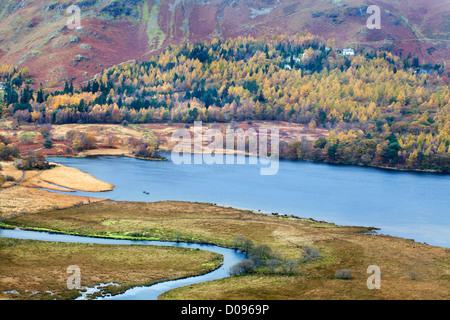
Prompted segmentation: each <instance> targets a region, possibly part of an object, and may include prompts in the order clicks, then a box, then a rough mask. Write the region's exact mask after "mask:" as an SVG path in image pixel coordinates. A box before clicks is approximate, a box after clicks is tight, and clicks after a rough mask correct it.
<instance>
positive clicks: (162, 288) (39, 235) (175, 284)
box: [0, 229, 248, 300]
mask: <svg viewBox="0 0 450 320" xmlns="http://www.w3.org/2000/svg"><path fill="white" fill-rule="evenodd" d="M0 237H2V238H13V239H26V240H39V241H52V242H68V243H89V244H109V245H143V246H163V247H181V248H188V249H200V250H206V251H212V252H215V253H218V254H221V255H222V256H223V264H222V266H221V267H220V268H218V269H216V270H214V271H212V272H210V273H207V274H204V275H200V276H195V277H189V278H184V279H178V280H172V281H167V282H160V283H157V284H154V285H152V286H147V287H135V288H131V289H129V290H127V291H126V292H125V293H123V294H120V295H116V296H108V297H102V298H98V299H97V300H157V298H158V296H159V295H160V294H162V293H164V292H166V291H169V290H172V289H175V288H179V287H182V286H187V285H191V284H196V283H200V282H205V281H212V280H218V279H222V278H226V277H229V276H230V274H229V270H230V268H231V266H233V265H234V264H235V263H237V262H239V261H241V260H243V259H246V258H248V256H247V254H245V253H243V252H240V251H235V250H233V249H227V248H222V247H217V246H214V245H208V244H195V243H183V242H163V241H140V240H119V239H104V238H92V237H81V236H73V235H64V234H55V233H48V232H37V231H26V230H19V229H15V230H5V229H0Z"/></svg>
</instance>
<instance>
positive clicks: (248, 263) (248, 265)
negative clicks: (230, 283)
mask: <svg viewBox="0 0 450 320" xmlns="http://www.w3.org/2000/svg"><path fill="white" fill-rule="evenodd" d="M254 269H255V263H254V262H253V261H252V260H249V259H245V260H242V261H239V262H238V263H236V264H235V265H233V266H232V267H231V269H230V274H232V275H234V276H236V275H239V274H243V273H249V272H252V271H253V270H254Z"/></svg>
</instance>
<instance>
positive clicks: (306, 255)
mask: <svg viewBox="0 0 450 320" xmlns="http://www.w3.org/2000/svg"><path fill="white" fill-rule="evenodd" d="M303 250H304V252H303V255H302V262H303V263H307V262H311V261H314V260H316V259H317V258H318V257H319V255H320V252H319V250H317V249H314V248H312V247H305V248H304V249H303Z"/></svg>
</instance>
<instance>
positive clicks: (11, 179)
mask: <svg viewBox="0 0 450 320" xmlns="http://www.w3.org/2000/svg"><path fill="white" fill-rule="evenodd" d="M5 180H6V181H10V182H11V181H16V179H14V177H11V176H6V177H5Z"/></svg>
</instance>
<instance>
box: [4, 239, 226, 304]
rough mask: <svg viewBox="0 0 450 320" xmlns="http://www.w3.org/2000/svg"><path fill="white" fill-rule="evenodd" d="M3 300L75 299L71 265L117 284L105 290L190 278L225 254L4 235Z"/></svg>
mask: <svg viewBox="0 0 450 320" xmlns="http://www.w3.org/2000/svg"><path fill="white" fill-rule="evenodd" d="M0 261H1V264H0V299H27V300H28V299H74V298H76V297H77V296H79V295H80V294H79V291H78V290H69V289H68V288H67V279H68V277H69V276H70V274H68V273H67V268H68V267H69V266H71V265H76V266H79V267H80V270H81V286H82V287H90V288H92V287H94V286H96V285H99V284H101V283H104V284H106V283H111V282H112V283H114V284H120V286H115V285H110V286H108V287H105V288H104V293H108V292H110V293H112V294H116V293H121V292H124V291H125V290H126V289H128V288H131V287H134V286H143V285H151V284H153V283H157V282H161V281H166V280H173V279H178V278H185V277H189V276H194V275H199V274H204V273H207V272H209V271H212V270H214V269H215V268H217V267H218V266H220V265H221V263H222V256H221V255H219V254H215V253H213V252H209V251H202V250H193V249H184V248H170V247H167V248H166V247H144V246H116V245H90V244H68V243H56V242H41V241H32V240H15V239H5V238H0Z"/></svg>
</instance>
